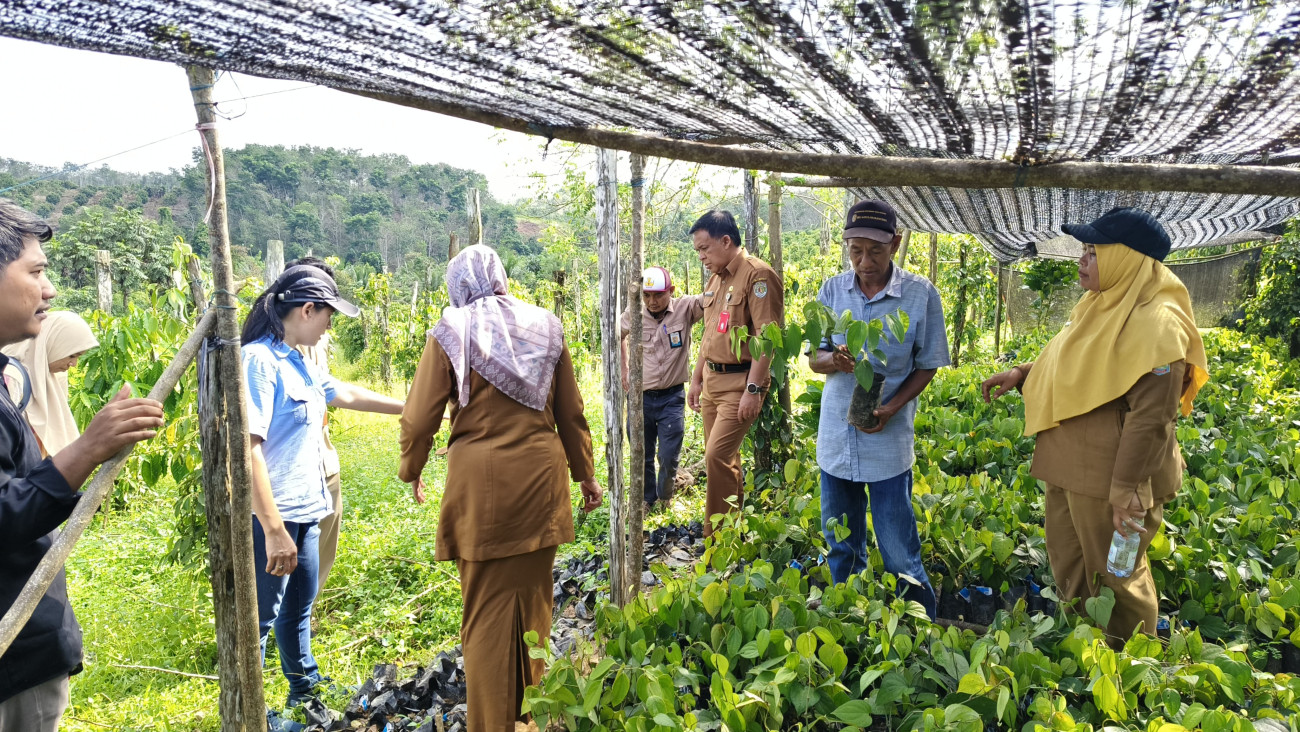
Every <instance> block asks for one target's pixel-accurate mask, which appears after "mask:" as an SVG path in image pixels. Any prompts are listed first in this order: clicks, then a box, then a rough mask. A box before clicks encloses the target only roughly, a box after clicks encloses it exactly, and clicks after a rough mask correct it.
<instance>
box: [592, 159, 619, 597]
mask: <svg viewBox="0 0 1300 732" xmlns="http://www.w3.org/2000/svg"><path fill="white" fill-rule="evenodd" d="M617 164H618V153H617V152H615V151H614V150H608V149H601V150H597V151H596V249H597V260H598V263H599V267H600V344H601V351H602V361H603V364H602V365H603V367H604V377H605V388H604V396H605V463H606V465H608V466H609V497H610V501H609V578H610V581H609V599H610V602H612V603H614V604H615V605H618V606H619V607H622V606H623V604H624V603H625V602H626V593H625V590H626V589H627V586H626V585H625V584H624V582H623V581H622V580H623V578H625V577H626V576H627V570H626V564H627V553H626V546H627V542H626V531H627V523H626V517H625V516H624V507H625V506H626V505H627V503H626V501H625V498H626V496H625V491H624V490H623V384H622V381H623V375H622V373H620V371H621V370H622V369H621V368H620V366H619V358H620V357H619V347H618V341H619V327H618V316H619V311H620V308H619V298H618V289H619V287H618V283H619V280H620V279H622V278H621V276H620V275H619V271H618V270H619V259H618V180H617V178H616V166H617Z"/></svg>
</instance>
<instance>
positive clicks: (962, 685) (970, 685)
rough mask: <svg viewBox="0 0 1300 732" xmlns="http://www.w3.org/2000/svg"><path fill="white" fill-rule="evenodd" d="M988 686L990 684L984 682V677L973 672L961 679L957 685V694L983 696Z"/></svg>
mask: <svg viewBox="0 0 1300 732" xmlns="http://www.w3.org/2000/svg"><path fill="white" fill-rule="evenodd" d="M987 686H988V684H987V683H986V682H985V681H984V677H982V676H980V675H979V674H977V673H974V672H972V673H968V674H966V675H965V676H963V677H961V681H960V682H958V683H957V692H958V693H960V694H970V695H971V696H975V695H978V694H983V693H984V689H985V688H986V687H987Z"/></svg>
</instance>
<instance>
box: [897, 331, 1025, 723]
mask: <svg viewBox="0 0 1300 732" xmlns="http://www.w3.org/2000/svg"><path fill="white" fill-rule="evenodd" d="M885 321H886V323H887V324H888V325H889V332H890V333H891V334H893V336H894V340H895V341H897V342H898V343H902V342H903V338H905V337H906V336H907V326H908V316H907V311H906V310H903V309H901V308H900V309H898V310H895V311H894V312H892V313H890V314H889V315H886V316H885ZM998 716H999V717H1001V716H1002V715H1001V714H999V715H998Z"/></svg>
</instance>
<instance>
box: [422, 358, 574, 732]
mask: <svg viewBox="0 0 1300 732" xmlns="http://www.w3.org/2000/svg"><path fill="white" fill-rule="evenodd" d="M469 392H470V393H469V403H468V404H466V405H465V406H464V407H461V406H460V403H459V400H458V399H457V396H456V386H455V376H454V374H453V372H452V367H451V361H449V360H448V358H447V352H446V351H444V350H443V349H442V346H441V345H440V344H439V343H438V341H437V340H435V339H433V338H430V339H429V340H428V343H427V344H426V346H425V349H424V355H423V356H422V357H421V358H420V365H419V367H418V368H417V369H416V372H415V377H414V379H412V382H411V392H410V394H409V395H408V396H407V400H406V408H405V409H404V410H403V411H402V420H401V424H402V435H401V445H402V458H401V463H400V465H399V467H398V476H399V477H400V478H401V479H402V480H403V481H404V482H407V483H409V482H411V481H413V480H415V479H416V478H418V477H419V476H420V473H421V471H422V470H423V469H424V466H425V463H426V462H427V461H428V459H429V451H430V450H431V449H432V447H433V438H434V435H436V434H437V433H438V430H439V428H440V427H441V425H442V417H443V412H444V410H445V408H446V405H447V404H448V402H450V403H451V405H452V407H451V435H450V437H449V438H448V440H447V483H446V485H445V486H444V488H443V491H442V506H441V512H440V514H439V519H438V533H437V539H438V540H437V545H436V546H435V550H434V559H436V560H438V561H446V560H455V561H456V566H457V568H458V569H459V570H460V587H461V599H462V600H463V602H464V610H463V615H462V618H461V626H460V638H461V646H462V648H463V650H464V653H465V680H466V683H467V685H468V699H467V704H468V720H467V721H468V727H469V732H487V731H489V730H491V731H492V732H497V731H498V730H513V729H514V724H515V721H516V720H517V719H518V718H519V716H520V715H519V712H520V705H521V704H522V703H523V699H524V688H525V687H526V686H528V685H530V684H535V683H537V681H538V680H539V679H540V678H541V674H542V671H543V667H542V662H541V661H539V660H534V659H532V658H530V657H529V655H528V646H527V644H525V643H524V634H525V633H527V632H528V631H530V630H532V631H536V632H537V635H538V638H539V639H540V640H541V641H542V642H543V643H544V642H545V641H546V639H547V638H549V637H550V633H551V589H552V586H551V565H552V563H553V561H554V559H555V548H556V547H557V546H558V545H560V544H563V543H564V542H568V541H573V506H572V504H570V502H569V500H570V499H569V487H570V486H569V479H570V478H572V479H573V481H574V482H579V481H582V480H586V479H587V478H590V477H592V476H593V475H595V472H596V468H595V461H594V455H593V453H592V448H591V434H590V431H589V429H588V426H587V420H586V418H585V417H584V416H583V405H582V396H581V395H580V394H579V393H578V382H577V379H576V377H575V376H574V372H573V360H572V359H571V357H570V356H569V349H568V348H567V347H565V349H564V351H563V352H562V354H561V356H560V362H559V363H558V364H556V366H555V377H554V379H553V380H552V382H551V395H550V398H549V400H548V401H547V405H546V408H545V409H543V410H542V411H537V410H535V409H529V408H528V407H525V406H524V405H522V404H520V403H519V402H517V401H515V400H513V399H511V398H510V397H508V396H506V395H505V394H503V393H502V392H501V391H500V390H499V389H497V388H496V387H495V386H492V384H490V383H488V382H487V381H486V380H485V379H484V378H483V377H482V376H481V375H480V374H479V373H478V372H472V373H471V374H470V390H469ZM566 467H567V468H568V470H566V469H565V468H566Z"/></svg>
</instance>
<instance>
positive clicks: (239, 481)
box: [186, 66, 266, 732]
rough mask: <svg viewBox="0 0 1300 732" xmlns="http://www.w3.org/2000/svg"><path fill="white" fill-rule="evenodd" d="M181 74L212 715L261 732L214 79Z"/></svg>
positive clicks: (248, 503) (248, 501) (243, 420)
mask: <svg viewBox="0 0 1300 732" xmlns="http://www.w3.org/2000/svg"><path fill="white" fill-rule="evenodd" d="M186 74H187V76H188V77H189V85H190V93H191V95H192V96H193V98H194V111H195V114H196V115H197V116H198V122H199V124H198V128H199V133H200V135H202V138H203V146H204V149H205V151H206V152H207V155H208V162H209V167H208V189H209V192H210V200H209V206H210V209H209V211H210V214H211V222H210V225H209V227H208V238H209V246H210V250H211V259H212V284H213V288H214V293H213V294H214V295H215V298H214V307H213V310H214V311H215V312H216V325H215V336H216V338H215V339H214V341H213V346H214V347H212V348H210V349H209V351H208V362H207V363H206V364H205V369H204V372H205V375H206V376H207V381H208V383H207V384H203V385H200V388H202V389H206V390H207V391H206V393H207V395H208V399H207V404H209V405H210V406H211V407H212V409H211V410H210V413H209V420H208V421H206V423H204V420H203V419H202V415H200V423H201V429H200V431H199V433H200V440H201V443H202V447H203V494H204V501H205V507H206V510H207V519H208V564H209V569H210V572H211V581H212V604H213V609H214V612H215V620H216V630H217V661H218V676H219V677H220V678H221V694H220V698H219V712H220V715H221V729H222V732H254V731H255V730H256V731H257V732H261V730H264V729H265V728H266V700H265V696H264V693H263V688H262V654H261V646H260V643H259V642H258V627H257V586H256V582H255V579H254V571H253V501H252V494H251V492H250V489H251V486H252V477H251V476H252V465H251V462H250V457H249V447H248V409H247V405H246V404H245V402H244V388H243V381H244V371H243V364H242V362H241V359H240V349H239V321H238V318H237V313H238V312H239V311H238V309H237V308H238V299H237V298H236V296H235V283H234V274H233V272H232V269H231V263H230V230H229V227H228V224H227V220H226V163H225V158H224V156H223V155H222V151H221V143H220V140H219V139H218V136H217V129H216V114H215V106H216V105H215V103H214V102H213V101H212V87H213V85H214V84H215V83H216V75H215V73H214V72H213V70H212V69H209V68H204V67H201V66H187V67H186Z"/></svg>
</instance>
